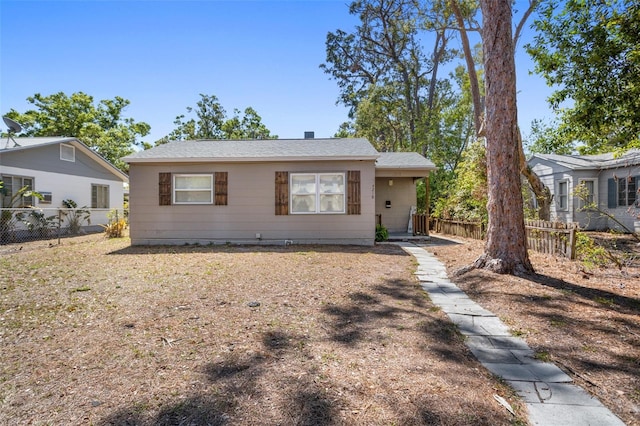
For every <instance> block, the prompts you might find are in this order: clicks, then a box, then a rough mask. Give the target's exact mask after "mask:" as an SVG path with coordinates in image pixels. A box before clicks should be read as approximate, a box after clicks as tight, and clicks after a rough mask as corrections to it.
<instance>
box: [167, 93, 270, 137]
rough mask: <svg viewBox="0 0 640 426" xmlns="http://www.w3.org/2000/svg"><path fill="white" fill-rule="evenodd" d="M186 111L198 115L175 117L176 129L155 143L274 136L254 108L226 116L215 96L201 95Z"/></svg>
mask: <svg viewBox="0 0 640 426" xmlns="http://www.w3.org/2000/svg"><path fill="white" fill-rule="evenodd" d="M187 113H188V114H190V115H195V117H191V118H189V119H187V118H186V117H185V115H184V114H182V115H179V116H178V117H176V119H175V121H174V122H173V123H174V124H175V126H176V128H175V129H174V130H173V131H172V132H171V133H169V134H168V135H167V136H164V137H163V138H161V139H160V140H158V141H156V145H158V144H163V143H166V142H169V141H172V140H177V141H181V140H196V139H236V140H238V139H275V138H277V137H278V136H277V135H272V134H271V131H270V130H269V129H267V127H266V126H265V125H264V124H263V123H262V118H261V117H260V115H258V113H257V111H256V110H254V109H253V108H251V107H247V108H245V110H244V115H243V116H241V112H240V110H238V109H235V110H234V115H233V116H232V117H230V118H227V113H226V111H225V109H224V107H223V106H222V104H220V101H219V100H218V98H217V97H216V96H215V95H204V94H202V93H201V94H200V100H199V101H198V102H197V103H196V107H195V108H193V107H187Z"/></svg>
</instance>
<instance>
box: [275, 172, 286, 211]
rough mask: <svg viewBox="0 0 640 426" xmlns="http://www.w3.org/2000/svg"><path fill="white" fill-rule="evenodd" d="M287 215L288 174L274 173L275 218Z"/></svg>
mask: <svg viewBox="0 0 640 426" xmlns="http://www.w3.org/2000/svg"><path fill="white" fill-rule="evenodd" d="M288 214H289V172H276V216H282V215H288Z"/></svg>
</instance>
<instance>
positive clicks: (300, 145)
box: [123, 138, 435, 245]
mask: <svg viewBox="0 0 640 426" xmlns="http://www.w3.org/2000/svg"><path fill="white" fill-rule="evenodd" d="M123 160H124V161H126V162H128V163H129V176H130V184H131V187H130V195H131V201H130V205H129V208H130V213H129V224H130V235H131V243H132V244H134V245H137V244H183V243H196V242H197V243H201V244H208V243H225V242H235V243H278V242H279V243H286V242H288V243H293V244H297V243H332V244H362V245H370V244H373V243H374V238H375V228H376V220H378V221H381V222H382V224H383V225H385V226H386V227H387V228H388V229H389V230H390V231H391V232H398V231H403V232H405V233H406V232H407V228H408V223H409V221H410V219H411V208H412V206H415V205H416V181H417V180H419V179H421V178H425V177H427V176H428V174H429V172H430V171H432V170H434V169H435V167H434V165H433V163H431V162H430V161H429V160H427V159H425V158H424V157H422V156H421V155H419V154H416V153H413V154H405V153H384V154H381V153H379V152H378V151H376V150H375V148H374V147H373V146H372V145H371V144H370V143H369V141H367V140H366V139H358V138H345V139H277V140H242V141H229V140H226V141H210V140H205V141H179V142H170V143H168V144H164V145H159V146H157V147H154V148H152V149H150V150H146V151H140V152H137V153H134V154H132V155H130V156H128V157H125V158H124V159H123Z"/></svg>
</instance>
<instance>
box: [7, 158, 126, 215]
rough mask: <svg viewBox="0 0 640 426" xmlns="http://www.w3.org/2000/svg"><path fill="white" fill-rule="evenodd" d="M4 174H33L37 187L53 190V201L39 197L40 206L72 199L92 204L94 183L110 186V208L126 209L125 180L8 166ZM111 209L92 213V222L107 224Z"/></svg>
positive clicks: (86, 204) (84, 204) (35, 186)
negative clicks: (44, 200)
mask: <svg viewBox="0 0 640 426" xmlns="http://www.w3.org/2000/svg"><path fill="white" fill-rule="evenodd" d="M0 174H2V175H16V176H29V177H33V179H34V190H35V191H38V192H50V193H51V203H46V204H45V203H42V202H40V201H39V200H37V199H35V200H34V204H35V205H36V207H39V208H43V209H48V208H56V209H57V208H59V207H62V200H67V199H72V200H73V201H75V202H76V203H77V204H78V207H84V206H87V207H91V185H105V186H108V187H109V209H120V210H121V209H122V208H123V203H124V201H123V200H124V188H123V183H122V181H119V180H118V181H115V180H107V179H97V178H93V177H85V176H70V175H65V174H61V173H50V172H46V171H40V170H29V169H22V168H20V169H19V168H15V167H7V166H5V165H4V164H3V165H2V167H1V169H0ZM107 222H108V220H107V212H106V211H105V212H98V211H96V212H94V213H92V214H91V225H99V224H105V223H107Z"/></svg>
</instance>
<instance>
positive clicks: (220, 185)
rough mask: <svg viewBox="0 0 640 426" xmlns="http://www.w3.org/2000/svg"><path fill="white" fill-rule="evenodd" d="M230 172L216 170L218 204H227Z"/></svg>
mask: <svg viewBox="0 0 640 426" xmlns="http://www.w3.org/2000/svg"><path fill="white" fill-rule="evenodd" d="M228 174H229V173H228V172H216V173H215V185H216V201H215V203H216V206H226V205H227V176H228Z"/></svg>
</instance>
